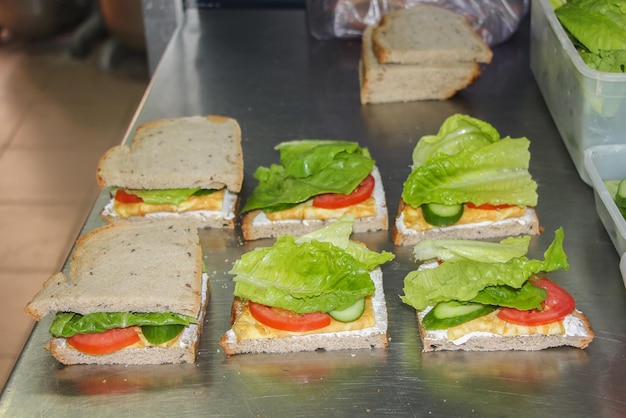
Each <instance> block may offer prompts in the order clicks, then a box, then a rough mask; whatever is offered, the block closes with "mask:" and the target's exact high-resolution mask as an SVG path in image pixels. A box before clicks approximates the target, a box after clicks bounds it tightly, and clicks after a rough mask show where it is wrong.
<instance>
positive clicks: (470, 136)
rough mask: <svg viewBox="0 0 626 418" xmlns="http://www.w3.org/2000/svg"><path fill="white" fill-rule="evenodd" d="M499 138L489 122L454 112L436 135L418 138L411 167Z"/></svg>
mask: <svg viewBox="0 0 626 418" xmlns="http://www.w3.org/2000/svg"><path fill="white" fill-rule="evenodd" d="M499 139H500V134H499V133H498V131H497V130H496V129H495V128H494V127H493V126H491V125H490V124H489V123H487V122H484V121H482V120H480V119H476V118H472V117H471V116H467V115H461V114H456V115H453V116H451V117H449V118H448V119H446V120H445V121H444V122H443V124H442V125H441V127H440V128H439V132H437V135H425V136H423V137H422V138H420V140H419V141H418V143H417V145H416V146H415V149H414V150H413V167H418V166H420V165H422V164H425V163H426V162H427V161H430V160H431V159H433V158H436V157H439V156H449V155H455V154H458V153H459V152H460V151H462V150H466V151H467V150H469V151H472V150H476V149H478V148H481V147H484V146H485V145H489V144H490V143H492V142H496V141H498V140H499Z"/></svg>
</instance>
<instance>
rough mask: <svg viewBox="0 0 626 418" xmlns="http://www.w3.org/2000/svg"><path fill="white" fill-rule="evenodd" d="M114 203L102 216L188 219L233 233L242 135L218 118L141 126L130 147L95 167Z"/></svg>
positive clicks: (111, 151)
mask: <svg viewBox="0 0 626 418" xmlns="http://www.w3.org/2000/svg"><path fill="white" fill-rule="evenodd" d="M96 179H97V181H98V185H99V186H100V188H105V187H110V188H111V195H112V199H111V201H110V202H109V204H108V205H106V207H105V208H104V210H103V211H102V213H101V215H102V217H103V218H104V220H105V221H107V222H109V223H112V222H117V221H120V220H122V221H124V220H131V221H134V220H143V219H146V218H150V219H168V218H169V219H172V218H186V219H190V220H193V221H195V222H196V223H197V225H198V226H199V227H211V228H234V225H235V216H236V210H237V204H238V201H239V192H240V190H241V186H242V183H243V152H242V148H241V129H240V128H239V124H238V123H237V121H236V120H234V119H231V118H227V117H222V116H206V117H202V116H191V117H183V118H172V119H161V120H156V121H153V122H149V123H146V124H143V125H140V126H139V127H138V128H137V131H136V133H135V135H134V137H133V139H132V142H131V143H130V145H125V144H123V145H118V146H115V147H113V148H111V149H109V150H108V151H107V152H106V153H105V154H104V155H103V156H102V157H101V159H100V161H99V163H98V168H97V173H96Z"/></svg>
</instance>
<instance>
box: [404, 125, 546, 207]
mask: <svg viewBox="0 0 626 418" xmlns="http://www.w3.org/2000/svg"><path fill="white" fill-rule="evenodd" d="M471 122H473V124H472V123H471ZM490 127H491V125H489V124H487V123H486V122H482V121H479V120H476V119H473V118H470V117H469V116H465V115H453V116H451V117H450V118H449V119H448V120H446V122H444V125H443V126H442V129H440V133H439V134H438V135H437V136H435V137H432V136H428V137H424V138H426V143H425V145H422V139H424V138H422V139H420V141H419V142H418V144H417V146H416V147H415V150H414V165H413V170H412V172H411V174H410V175H409V177H408V178H407V180H406V181H405V183H404V188H403V191H402V199H403V200H404V201H405V202H406V203H408V204H409V205H411V206H413V207H419V206H420V205H422V204H425V203H439V204H444V205H455V204H461V203H466V202H472V203H475V204H476V205H481V204H483V203H491V204H511V205H518V206H536V204H537V191H536V189H537V184H536V183H535V181H534V180H533V179H532V177H531V176H530V173H529V171H528V166H529V162H530V152H529V151H528V147H529V145H530V141H529V140H528V139H526V138H518V139H513V138H509V137H506V138H502V139H498V138H499V135H498V134H497V131H495V129H493V127H491V128H490ZM455 129H456V130H455Z"/></svg>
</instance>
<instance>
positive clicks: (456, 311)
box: [422, 300, 496, 329]
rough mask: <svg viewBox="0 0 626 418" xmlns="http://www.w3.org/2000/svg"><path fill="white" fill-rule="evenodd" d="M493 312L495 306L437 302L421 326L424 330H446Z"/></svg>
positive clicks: (452, 301)
mask: <svg viewBox="0 0 626 418" xmlns="http://www.w3.org/2000/svg"><path fill="white" fill-rule="evenodd" d="M494 310H496V307H495V306H491V305H483V304H482V303H469V302H467V303H463V302H457V301H455V300H451V301H448V302H439V303H438V304H436V305H435V307H434V308H433V309H431V310H430V312H428V313H427V314H426V315H425V316H424V318H423V319H422V325H423V326H424V328H426V329H446V328H450V327H453V326H456V325H459V324H462V323H464V322H468V321H471V320H472V319H476V318H479V317H481V316H484V315H487V314H488V313H490V312H493V311H494Z"/></svg>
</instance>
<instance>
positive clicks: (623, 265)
mask: <svg viewBox="0 0 626 418" xmlns="http://www.w3.org/2000/svg"><path fill="white" fill-rule="evenodd" d="M619 269H620V270H621V272H622V279H623V280H624V286H625V287H626V254H624V255H623V256H622V260H621V261H620V262H619Z"/></svg>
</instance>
